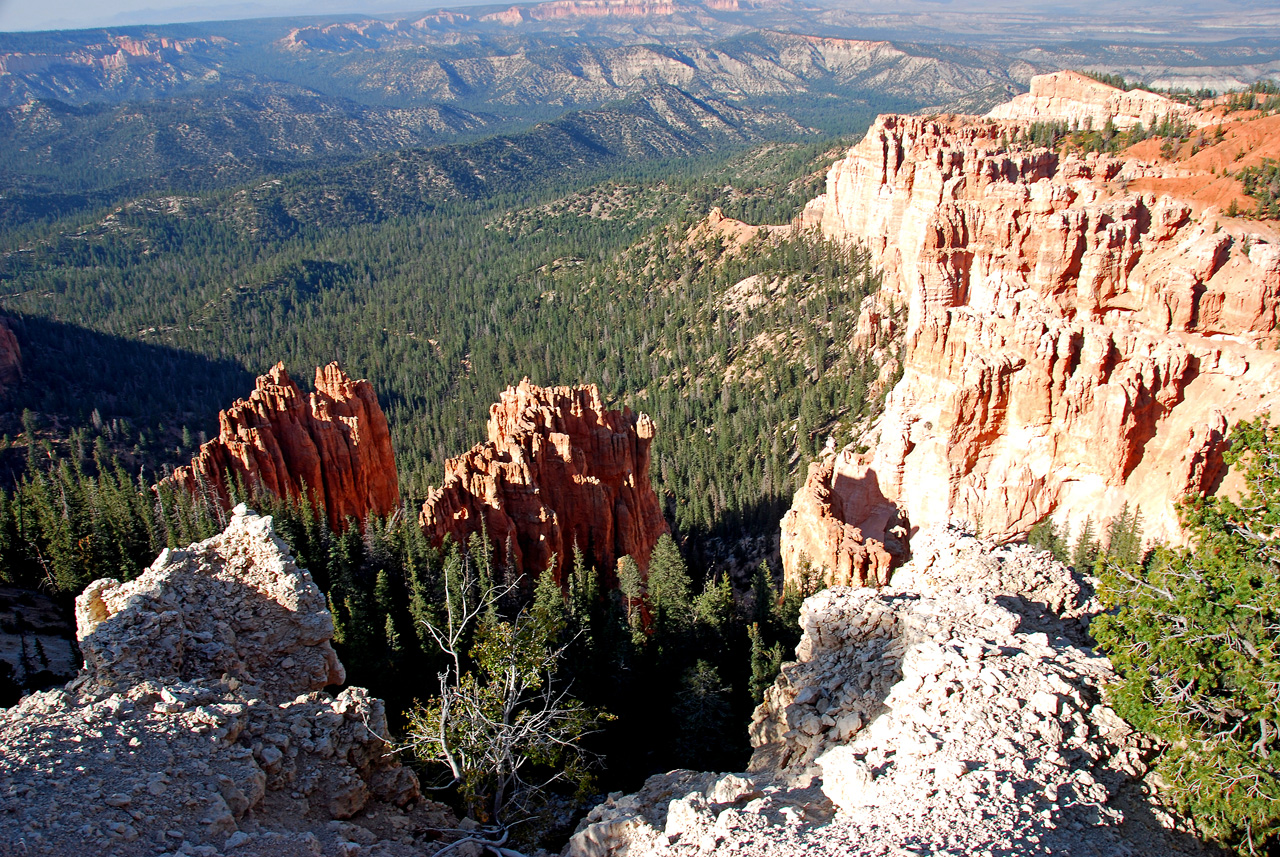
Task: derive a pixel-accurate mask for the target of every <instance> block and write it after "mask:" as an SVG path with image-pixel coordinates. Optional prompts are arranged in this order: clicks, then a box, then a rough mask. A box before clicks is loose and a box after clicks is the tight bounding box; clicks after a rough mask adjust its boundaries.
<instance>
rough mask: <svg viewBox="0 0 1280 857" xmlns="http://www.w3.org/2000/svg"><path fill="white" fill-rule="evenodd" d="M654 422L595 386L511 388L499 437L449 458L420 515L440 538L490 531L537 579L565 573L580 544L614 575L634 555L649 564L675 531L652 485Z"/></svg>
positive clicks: (492, 420) (498, 416) (492, 428)
mask: <svg viewBox="0 0 1280 857" xmlns="http://www.w3.org/2000/svg"><path fill="white" fill-rule="evenodd" d="M653 435H654V425H653V421H652V420H650V419H649V417H648V416H646V415H645V414H633V413H632V412H631V411H630V410H629V409H625V408H624V409H623V410H622V411H611V410H606V409H605V407H604V403H603V402H602V401H601V399H600V393H599V391H598V390H597V389H596V387H595V385H594V384H592V385H588V386H582V387H536V386H534V385H533V384H530V383H529V381H528V379H525V380H524V381H522V382H521V383H520V385H519V386H518V387H508V388H507V389H506V391H504V392H503V393H502V395H501V397H500V399H499V401H498V403H497V404H495V405H493V406H492V407H491V408H490V409H489V440H488V442H487V443H482V444H479V445H477V446H475V447H473V448H472V449H471V451H470V452H467V453H466V454H465V455H461V456H459V457H457V458H451V459H449V461H448V462H446V464H445V477H444V484H443V485H442V486H441V487H439V488H433V489H432V490H431V491H430V492H429V493H428V495H427V500H426V502H425V503H423V506H422V513H421V515H420V516H419V522H420V523H421V525H422V528H423V530H424V531H425V532H426V534H427V535H428V537H430V538H431V539H432V540H433V541H434V542H435V543H436V544H439V543H440V542H442V541H443V540H444V538H445V536H452V538H453V539H454V540H455V541H457V542H460V543H465V542H466V540H467V539H468V538H469V537H470V535H471V534H472V533H475V532H480V531H481V529H482V528H483V530H484V531H485V532H486V533H487V535H488V538H489V540H490V542H491V543H492V544H493V545H494V547H495V549H496V550H497V551H498V554H499V556H500V557H507V556H509V557H510V560H511V562H512V564H513V565H514V567H515V568H516V569H517V570H519V571H522V572H523V573H524V574H525V575H526V579H527V580H535V579H537V577H538V575H540V574H541V573H542V572H543V570H545V569H546V568H547V566H548V564H549V563H551V562H552V558H553V557H554V558H555V562H554V566H553V568H554V569H555V572H556V576H557V579H563V572H564V570H565V569H566V568H568V567H570V564H571V563H572V561H573V549H574V546H575V545H576V546H577V547H578V548H580V549H581V550H582V551H583V553H584V554H585V555H586V556H587V558H588V559H590V560H591V561H592V562H593V563H594V564H595V566H596V567H597V568H599V569H600V570H602V571H603V572H604V573H605V574H611V573H612V572H613V570H614V568H615V567H616V565H617V561H618V559H620V558H621V557H623V556H630V557H631V558H633V559H634V560H635V561H636V564H637V565H639V566H640V569H641V571H645V570H647V568H648V564H649V554H650V552H651V551H652V550H653V546H654V544H655V543H656V542H657V540H658V537H659V536H661V535H662V534H663V533H665V532H667V524H666V521H665V520H664V519H663V517H662V509H661V506H660V504H659V502H658V495H657V494H655V493H654V491H653V488H652V487H651V486H650V484H649V445H650V443H652V441H653Z"/></svg>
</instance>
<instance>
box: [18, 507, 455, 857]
mask: <svg viewBox="0 0 1280 857" xmlns="http://www.w3.org/2000/svg"><path fill="white" fill-rule="evenodd" d="M76 620H77V633H78V636H79V638H80V644H81V648H82V650H83V651H84V654H85V662H86V666H85V669H84V670H83V672H82V673H81V675H80V676H79V677H78V678H77V679H76V680H75V681H73V682H72V683H70V684H68V685H67V686H66V688H65V689H57V690H50V691H45V692H43V693H37V694H33V695H31V696H29V697H27V698H26V699H24V700H22V702H21V703H19V704H18V705H17V706H15V707H14V708H11V709H8V710H4V711H0V843H3V844H0V853H9V852H7V851H6V850H5V849H6V847H12V848H13V849H14V850H13V851H12V853H16V854H33V855H34V854H47V855H59V856H60V855H69V854H82V853H92V852H97V853H100V854H111V855H135V854H136V855H143V854H145V855H158V854H179V853H181V854H199V855H215V854H221V853H224V852H225V853H230V854H236V855H257V854H261V855H268V854H269V855H309V856H310V855H319V854H354V853H358V852H359V850H360V849H361V848H363V847H365V846H374V845H377V844H378V843H381V846H380V848H381V850H380V851H379V852H378V853H381V854H387V855H396V854H421V853H423V848H424V847H425V848H427V849H428V850H434V849H435V848H436V847H438V846H435V845H428V844H427V843H426V839H425V837H426V836H427V834H426V831H427V830H428V829H430V828H440V827H442V826H452V825H453V824H454V823H455V819H453V817H452V815H451V814H450V813H449V812H448V810H447V809H446V808H445V807H443V806H441V805H439V804H435V803H433V802H431V801H426V800H424V799H423V798H422V797H421V795H420V793H419V789H418V781H417V778H416V777H415V776H414V774H413V773H412V772H411V771H410V770H409V769H408V768H405V767H402V766H401V764H400V763H399V761H397V760H396V758H395V757H394V755H393V754H392V753H391V752H390V751H391V748H390V747H389V746H388V744H387V742H386V741H385V740H384V737H383V736H385V735H386V734H387V721H386V713H385V710H384V708H383V704H382V702H381V700H378V699H374V698H372V697H370V696H369V694H368V692H367V691H365V690H363V689H361V688H347V689H346V690H344V691H342V693H340V694H339V695H338V696H336V697H334V696H330V695H329V694H327V693H325V692H324V690H323V689H324V687H325V686H326V685H328V684H330V683H333V682H341V681H342V680H343V679H344V671H343V669H342V665H341V664H340V663H339V662H338V658H337V656H336V654H335V653H334V651H333V648H332V646H331V645H330V639H331V637H332V636H333V621H332V618H331V617H330V615H329V614H328V612H327V611H326V610H325V607H324V596H323V595H322V594H321V592H320V590H319V589H318V588H317V587H316V586H315V584H314V583H313V582H312V581H311V576H310V575H309V574H308V573H307V572H306V571H305V570H303V569H299V568H298V567H297V566H296V564H295V563H294V561H293V558H292V557H291V556H290V555H289V551H288V547H287V546H286V545H285V544H284V542H282V541H281V540H280V539H279V538H277V537H276V535H275V533H274V532H273V531H272V528H271V519H270V518H268V517H259V516H258V515H255V514H254V513H252V512H249V511H247V510H246V509H245V508H244V507H243V506H240V507H237V509H236V510H235V514H234V516H233V517H232V519H231V522H230V524H229V525H228V527H227V529H226V531H225V532H223V533H222V534H220V535H217V536H214V537H213V538H211V539H207V540H206V541H203V542H200V543H198V544H193V545H191V546H190V547H188V548H187V549H185V550H167V551H165V552H164V553H162V554H161V555H160V558H159V559H157V560H156V562H155V563H154V564H153V565H152V566H151V568H149V569H147V570H146V571H145V572H144V573H143V574H142V575H140V576H139V577H138V578H137V579H135V580H132V581H129V582H127V583H120V582H118V581H114V580H98V581H95V582H94V583H93V584H91V585H90V586H89V587H88V588H87V589H86V590H85V592H84V593H83V594H82V595H81V596H80V597H79V598H78V599H77V602H76ZM431 836H432V837H433V838H434V837H435V834H431ZM415 837H417V839H415Z"/></svg>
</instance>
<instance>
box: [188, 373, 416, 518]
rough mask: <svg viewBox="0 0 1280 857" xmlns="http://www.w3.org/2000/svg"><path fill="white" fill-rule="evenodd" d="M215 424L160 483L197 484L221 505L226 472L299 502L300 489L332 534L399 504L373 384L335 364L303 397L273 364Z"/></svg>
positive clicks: (318, 375) (225, 500) (224, 497)
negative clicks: (319, 506)
mask: <svg viewBox="0 0 1280 857" xmlns="http://www.w3.org/2000/svg"><path fill="white" fill-rule="evenodd" d="M218 424H219V431H218V436H217V437H216V438H214V439H213V440H210V441H209V442H207V443H204V444H202V445H201V446H200V451H199V453H198V454H197V455H196V457H195V458H193V459H192V460H191V464H190V466H188V467H179V468H177V469H176V470H175V471H174V472H173V474H172V475H170V476H169V477H168V478H167V479H166V481H168V482H170V483H172V484H176V485H181V486H183V487H185V488H187V489H189V490H192V491H198V490H200V484H201V483H202V482H203V483H204V484H205V485H208V486H210V487H211V488H212V489H213V490H214V491H215V492H216V494H217V496H218V498H219V499H220V500H221V501H222V502H223V503H224V504H227V503H228V502H229V495H228V492H227V483H226V476H227V474H228V473H230V474H231V475H232V476H233V477H235V478H239V479H241V480H242V481H243V482H244V483H245V484H246V485H249V486H253V487H256V488H261V489H265V490H267V491H271V492H272V493H274V494H276V495H278V496H281V497H300V496H301V495H302V492H303V489H304V487H305V489H306V491H307V493H308V495H309V496H311V497H313V498H315V499H318V500H323V502H324V507H325V511H326V513H327V515H328V518H329V523H330V525H331V526H333V527H334V528H335V529H338V528H341V527H343V526H345V524H346V521H347V519H348V518H355V519H356V520H357V521H363V520H365V519H366V518H368V517H369V515H371V514H373V515H385V514H388V513H390V512H391V511H393V510H394V509H395V508H396V507H397V506H398V505H399V503H400V486H399V481H398V478H397V476H396V463H395V455H394V453H393V452H392V450H391V433H390V431H389V430H388V428H387V418H386V417H385V416H384V415H383V413H382V408H381V407H379V406H378V397H377V395H376V394H375V393H374V391H373V385H372V384H370V383H369V382H368V381H352V380H351V379H350V378H349V377H347V375H346V373H345V372H343V371H342V370H341V369H340V368H338V364H337V363H330V364H329V365H328V366H325V367H323V368H317V369H316V380H315V392H314V393H311V394H309V395H308V394H304V393H303V392H302V390H300V389H299V388H298V385H297V384H295V383H294V381H293V379H292V378H290V377H289V373H288V372H286V371H285V368H284V364H283V363H277V364H276V365H275V366H274V367H272V369H271V371H269V372H268V373H267V374H265V375H262V376H260V377H259V378H258V382H257V384H256V385H255V387H254V390H253V392H252V393H250V394H249V398H248V399H240V400H239V401H237V402H236V403H235V404H233V405H232V406H231V407H230V408H228V409H227V410H225V411H223V412H222V413H221V414H219V415H218Z"/></svg>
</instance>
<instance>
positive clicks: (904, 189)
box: [783, 73, 1280, 579]
mask: <svg viewBox="0 0 1280 857" xmlns="http://www.w3.org/2000/svg"><path fill="white" fill-rule="evenodd" d="M1160 98H1161V96H1156V95H1153V94H1151V93H1143V94H1141V95H1140V96H1138V95H1135V94H1134V93H1123V92H1121V91H1120V90H1118V89H1115V88H1114V87H1110V86H1107V85H1105V84H1101V83H1098V82H1097V81H1093V80H1091V79H1089V78H1086V77H1084V76H1082V75H1077V74H1073V73H1060V74H1056V75H1047V76H1044V77H1040V78H1036V79H1035V80H1034V81H1033V84H1032V92H1031V93H1030V94H1029V95H1027V96H1019V97H1018V98H1015V99H1014V100H1013V101H1012V102H1010V103H1009V104H1007V105H1004V106H1001V107H997V108H996V109H994V110H993V111H992V112H991V113H990V114H988V116H986V117H977V116H952V115H947V116H897V115H886V116H881V117H880V118H879V119H878V120H877V121H876V122H875V123H874V124H873V125H872V127H871V129H870V130H869V131H868V133H867V135H866V137H865V138H864V139H863V140H862V141H861V142H860V143H858V144H857V145H856V146H854V147H853V148H852V149H850V150H849V151H848V153H847V154H846V155H845V157H843V158H842V159H840V160H839V161H837V162H836V163H835V164H834V165H833V166H832V168H831V170H830V172H829V173H828V176H827V186H826V192H825V193H824V194H823V195H822V196H820V197H819V198H817V199H815V200H814V201H813V202H812V203H810V205H809V206H808V207H807V208H806V210H805V212H804V213H803V215H802V216H801V218H800V219H799V226H801V227H811V228H816V229H817V230H819V231H820V233H821V234H822V235H823V236H824V237H827V238H829V239H832V240H836V241H842V242H856V243H858V244H860V245H861V246H864V247H865V248H866V249H867V250H868V251H869V252H870V254H871V258H872V260H873V262H874V264H875V265H876V266H877V267H878V268H879V269H880V270H882V271H883V277H884V279H883V284H882V288H881V289H880V291H879V292H878V293H877V294H874V295H872V296H871V297H870V298H868V300H867V301H866V303H865V305H864V308H863V318H862V319H861V320H860V322H859V334H858V335H859V337H860V338H861V340H862V344H863V345H864V346H865V347H866V348H868V349H874V348H880V349H881V350H882V351H887V352H892V351H893V349H894V347H895V345H896V347H900V348H901V354H902V363H903V371H902V379H901V380H900V381H899V382H898V383H897V384H896V385H895V386H894V387H893V389H892V391H891V392H890V393H889V395H888V397H887V400H886V404H885V409H884V413H883V415H882V416H881V417H880V419H879V420H878V422H877V423H876V425H875V426H874V427H872V428H871V429H870V430H869V431H868V432H867V433H866V435H865V436H864V438H863V439H862V443H863V444H864V445H866V446H870V447H871V450H870V452H869V453H868V455H867V456H866V459H865V461H863V462H860V463H858V464H857V465H856V466H855V465H854V463H853V461H852V460H851V458H850V457H849V456H841V457H839V458H837V459H836V460H834V461H831V462H827V463H824V464H822V465H821V466H819V467H816V468H814V469H813V470H812V471H811V473H810V477H809V483H808V484H807V485H806V486H805V488H804V489H803V490H802V491H801V492H800V493H799V494H798V495H797V501H796V504H795V506H794V507H793V511H792V513H790V514H789V515H788V519H789V520H790V522H791V523H790V524H789V525H784V529H783V557H784V560H785V562H786V563H787V575H788V577H789V578H792V577H794V576H795V574H796V571H795V569H796V564H797V560H798V557H799V556H800V554H801V552H803V553H805V554H806V556H807V557H808V559H810V560H811V561H812V562H813V563H814V565H815V566H821V567H825V568H828V569H831V570H836V569H840V568H844V567H846V566H849V565H850V563H853V564H854V565H856V564H857V563H858V562H860V561H861V560H858V559H856V557H857V556H859V555H862V554H865V553H866V552H867V548H866V547H865V545H866V544H872V543H878V544H885V541H884V538H885V534H884V530H883V529H882V528H881V524H882V522H883V521H884V520H886V518H885V515H884V514H883V513H880V514H874V515H873V514H871V512H872V509H873V508H874V507H875V506H876V505H877V504H880V502H881V501H880V497H881V496H883V498H885V499H887V500H890V501H892V502H893V503H894V504H896V505H897V506H898V507H899V509H900V510H901V511H902V512H903V513H904V514H905V516H906V517H907V518H909V519H910V521H911V524H912V526H913V527H924V526H929V525H933V524H940V523H957V524H963V525H965V526H967V527H970V528H973V529H976V530H979V531H981V532H982V533H984V534H988V535H992V536H995V537H997V538H1000V539H1003V540H1009V539H1016V538H1019V537H1021V536H1024V535H1026V533H1027V532H1028V531H1029V530H1030V528H1031V527H1032V526H1033V525H1035V524H1036V523H1038V522H1040V521H1043V520H1046V519H1052V520H1053V521H1054V522H1055V524H1056V525H1057V526H1058V527H1059V529H1060V530H1062V531H1066V532H1068V533H1072V532H1079V530H1080V528H1081V527H1083V526H1084V522H1085V520H1086V518H1087V519H1089V520H1090V521H1091V522H1092V523H1093V525H1095V526H1097V527H1099V528H1105V526H1106V525H1107V524H1108V522H1109V521H1110V520H1111V519H1112V518H1113V517H1114V516H1116V515H1118V514H1120V513H1121V511H1122V510H1123V509H1125V508H1126V507H1127V508H1128V509H1129V510H1134V509H1136V510H1139V511H1140V512H1141V514H1142V523H1143V530H1144V533H1145V534H1146V536H1147V537H1148V538H1150V539H1161V540H1169V541H1178V540H1179V539H1180V538H1181V531H1180V529H1179V525H1178V518H1177V504H1178V502H1179V500H1180V499H1181V498H1182V497H1183V496H1185V495H1186V494H1188V493H1202V492H1212V491H1215V490H1218V489H1219V488H1220V486H1221V485H1222V484H1223V479H1224V477H1225V475H1226V474H1225V473H1224V467H1223V464H1222V453H1223V450H1224V448H1225V445H1226V435H1227V431H1228V428H1229V426H1230V425H1231V424H1233V423H1234V422H1236V421H1238V420H1242V419H1249V418H1252V417H1256V416H1259V415H1263V414H1267V413H1269V412H1270V411H1271V409H1272V408H1273V407H1274V406H1275V404H1276V403H1277V393H1280V374H1278V373H1280V359H1278V358H1277V355H1276V352H1275V345H1276V342H1277V333H1276V320H1277V318H1276V313H1277V308H1278V306H1280V233H1278V232H1277V230H1276V228H1275V225H1274V224H1273V223H1268V222H1265V221H1252V220H1245V219H1243V218H1238V217H1229V216H1227V215H1226V214H1225V213H1224V210H1223V207H1225V206H1226V204H1227V202H1228V201H1229V200H1232V199H1239V200H1243V201H1247V198H1244V197H1243V196H1242V194H1241V193H1240V190H1239V183H1238V182H1237V181H1236V180H1235V179H1233V178H1231V177H1229V176H1227V175H1226V174H1225V173H1226V171H1228V170H1231V171H1235V170H1239V169H1240V168H1242V167H1246V166H1252V165H1256V164H1258V163H1261V161H1262V159H1263V158H1264V157H1267V156H1269V155H1273V154H1274V153H1272V152H1271V149H1270V146H1271V145H1273V144H1268V143H1266V142H1262V143H1261V144H1260V145H1258V146H1250V145H1247V143H1248V141H1249V140H1251V139H1253V138H1254V137H1257V136H1258V135H1259V134H1261V135H1262V137H1263V139H1264V140H1265V139H1267V136H1268V135H1267V134H1266V133H1265V131H1264V129H1263V128H1261V127H1255V123H1254V122H1253V121H1250V117H1242V118H1240V119H1235V118H1233V117H1228V116H1225V115H1224V114H1223V113H1222V111H1221V110H1215V109H1204V110H1199V111H1194V112H1193V111H1191V109H1190V108H1188V107H1186V106H1184V105H1180V104H1175V103H1173V102H1169V101H1167V99H1166V100H1165V103H1163V104H1159V103H1156V102H1155V101H1154V99H1160ZM1099 111H1102V112H1101V113H1099ZM1111 111H1129V113H1128V114H1127V115H1128V118H1129V119H1131V120H1132V121H1133V122H1137V121H1149V120H1150V119H1151V117H1152V116H1153V115H1155V114H1159V113H1160V112H1161V111H1166V112H1167V114H1168V115H1179V116H1182V117H1183V118H1184V121H1186V122H1188V123H1189V124H1190V125H1191V126H1192V127H1193V128H1194V127H1198V128H1200V129H1201V131H1200V132H1199V136H1198V141H1199V144H1198V145H1197V142H1196V140H1192V141H1191V142H1189V143H1185V142H1184V143H1182V144H1180V148H1179V150H1178V152H1176V153H1175V154H1174V156H1173V158H1172V159H1169V158H1162V157H1160V156H1159V155H1157V154H1156V151H1157V150H1156V149H1153V148H1152V146H1156V145H1157V141H1153V140H1147V141H1144V142H1142V143H1139V144H1138V145H1136V146H1135V147H1134V152H1121V153H1119V154H1117V155H1106V154H1099V153H1097V152H1092V153H1089V154H1085V155H1079V154H1073V153H1063V152H1060V151H1054V150H1050V149H1047V148H1042V147H1036V146H1034V145H1032V144H1030V143H1029V142H1027V139H1028V138H1027V135H1028V133H1029V131H1030V128H1031V123H1032V122H1033V121H1045V120H1048V119H1053V120H1062V121H1067V122H1078V123H1081V124H1087V123H1088V122H1090V121H1091V120H1092V121H1094V122H1095V123H1096V120H1097V119H1098V118H1101V119H1102V120H1103V122H1104V123H1105V120H1106V118H1107V117H1111V118H1116V117H1120V119H1121V120H1122V121H1118V122H1116V124H1117V125H1119V124H1131V123H1129V122H1128V121H1127V120H1125V116H1126V114H1124V113H1114V114H1113V113H1112V112H1111ZM1273 121H1274V118H1273V117H1272V118H1262V119H1258V120H1256V122H1257V123H1260V124H1261V125H1262V126H1266V127H1270V125H1271V123H1272V122H1273ZM1095 127H1098V126H1097V125H1096V124H1095ZM1211 183H1216V184H1217V186H1218V189H1217V190H1216V191H1215V192H1214V195H1213V199H1212V200H1211V201H1210V200H1206V199H1205V198H1204V197H1203V196H1200V197H1197V195H1196V193H1195V191H1197V190H1202V189H1203V188H1204V187H1205V186H1206V185H1209V184H1211ZM890 342H892V343H894V344H895V345H888V344H887V343H890ZM841 480H843V481H844V485H843V487H840V486H839V485H838V483H839V482H840V481H841ZM856 480H871V481H872V482H873V483H874V484H873V485H872V486H871V487H870V488H868V489H865V490H862V491H861V493H862V494H864V495H865V496H867V497H868V498H870V502H871V506H870V507H866V508H857V509H854V508H849V504H836V503H833V502H830V501H827V500H825V499H823V498H826V497H829V496H834V495H838V494H848V493H849V491H850V490H851V488H850V487H849V486H850V484H852V482H853V481H856ZM820 518H832V519H835V520H839V521H840V522H842V523H844V524H846V525H855V524H858V523H859V522H861V521H863V520H866V521H867V522H868V523H867V526H866V532H865V534H864V535H865V538H851V537H848V536H844V535H840V534H839V533H838V528H836V527H833V526H830V525H822V524H818V523H816V522H817V521H818V520H819V519H820ZM820 531H825V532H826V533H827V535H821V534H820ZM860 532H861V531H860ZM850 545H852V547H850ZM877 550H878V549H877ZM873 553H874V551H873ZM881 553H883V552H882V551H881ZM877 555H878V554H877ZM882 561H883V560H882ZM842 573H843V572H841V574H842ZM877 574H879V573H877ZM881 576H882V575H881ZM873 577H876V576H875V575H873ZM876 579H879V578H878V577H876Z"/></svg>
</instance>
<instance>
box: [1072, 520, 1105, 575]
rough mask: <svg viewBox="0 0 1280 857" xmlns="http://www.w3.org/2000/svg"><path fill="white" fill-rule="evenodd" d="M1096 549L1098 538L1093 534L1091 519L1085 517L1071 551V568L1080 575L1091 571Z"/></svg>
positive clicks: (1095, 559) (1097, 547)
mask: <svg viewBox="0 0 1280 857" xmlns="http://www.w3.org/2000/svg"><path fill="white" fill-rule="evenodd" d="M1098 549H1099V545H1098V537H1097V535H1096V534H1095V533H1094V529H1093V519H1092V518H1089V517H1086V518H1085V519H1084V525H1083V526H1082V527H1081V528H1080V533H1079V535H1077V536H1076V543H1075V546H1074V547H1072V549H1071V566H1072V568H1074V569H1075V570H1076V571H1078V572H1081V573H1084V572H1087V571H1089V570H1090V569H1092V568H1093V564H1094V563H1095V562H1096V561H1097V559H1098Z"/></svg>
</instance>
